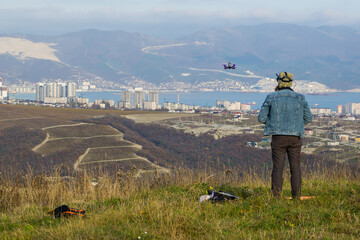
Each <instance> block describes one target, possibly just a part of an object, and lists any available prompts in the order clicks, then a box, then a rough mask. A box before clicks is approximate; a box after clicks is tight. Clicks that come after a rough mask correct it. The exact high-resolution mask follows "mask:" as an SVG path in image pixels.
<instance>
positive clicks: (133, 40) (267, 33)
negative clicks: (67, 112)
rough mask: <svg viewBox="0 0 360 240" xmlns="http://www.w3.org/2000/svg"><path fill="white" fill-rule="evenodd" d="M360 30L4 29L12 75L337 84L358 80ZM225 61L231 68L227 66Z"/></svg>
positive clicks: (5, 61) (112, 81) (121, 81)
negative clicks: (278, 78)
mask: <svg viewBox="0 0 360 240" xmlns="http://www.w3.org/2000/svg"><path fill="white" fill-rule="evenodd" d="M359 42H360V32H357V31H356V30H354V29H351V28H347V27H329V26H324V27H319V28H310V27H304V26H298V25H292V24H263V25H257V26H238V27H235V28H222V29H207V30H203V31H200V32H196V33H194V34H191V35H188V36H184V37H182V38H179V39H177V40H174V41H169V40H162V39H156V38H153V37H150V36H145V35H141V34H139V33H128V32H123V31H99V30H94V29H89V30H84V31H79V32H73V33H69V34H66V35H62V36H52V37H49V36H47V37H44V36H26V35H6V36H5V35H2V36H0V76H1V77H2V78H3V79H4V80H5V81H7V82H10V83H12V82H16V81H20V82H21V81H28V82H38V81H41V80H42V79H59V78H60V79H64V80H73V81H74V80H78V79H88V80H90V81H97V82H98V83H99V82H101V83H102V84H105V85H106V84H108V85H109V86H117V84H118V85H129V84H132V83H133V82H134V81H143V82H144V81H145V82H148V83H151V84H156V85H160V84H166V83H169V82H185V83H199V82H207V81H214V80H228V79H230V80H237V81H244V82H247V81H250V82H251V81H255V80H256V78H251V77H252V76H250V75H249V74H248V73H246V72H245V71H247V70H249V71H251V72H253V73H255V75H259V76H264V77H275V73H278V72H280V71H289V72H292V73H294V75H295V78H296V79H298V80H312V81H317V82H320V83H323V84H325V85H327V86H330V87H333V88H339V89H350V88H355V87H360V81H359V76H360V67H359V66H360V45H359ZM227 61H231V62H232V63H236V64H237V66H238V68H237V69H236V70H235V71H232V72H224V71H222V70H223V69H222V64H223V63H226V62H227Z"/></svg>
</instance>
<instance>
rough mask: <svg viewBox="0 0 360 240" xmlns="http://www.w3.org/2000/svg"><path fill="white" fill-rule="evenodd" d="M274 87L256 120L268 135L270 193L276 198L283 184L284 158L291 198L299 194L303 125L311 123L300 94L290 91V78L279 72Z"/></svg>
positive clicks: (307, 106) (307, 107)
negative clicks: (270, 163) (276, 84)
mask: <svg viewBox="0 0 360 240" xmlns="http://www.w3.org/2000/svg"><path fill="white" fill-rule="evenodd" d="M277 82H278V86H277V87H276V88H275V92H273V93H270V94H269V95H268V96H267V97H266V99H265V102H264V103H263V105H262V107H261V110H260V113H259V116H258V120H259V122H261V123H264V124H265V129H264V135H272V141H271V151H272V162H273V169H272V173H271V190H272V193H273V195H274V196H275V197H279V196H280V194H281V191H282V184H283V177H282V174H283V169H284V162H285V156H286V155H287V156H288V159H289V164H290V173H291V194H292V196H293V198H298V197H300V194H301V171H300V154H301V146H302V141H301V138H303V137H304V125H305V124H307V123H311V122H312V114H311V112H310V109H309V105H308V103H307V102H306V100H305V97H304V96H303V95H302V94H299V93H296V92H294V91H293V90H292V89H291V86H292V83H293V75H292V74H291V73H288V72H281V73H280V74H279V75H277Z"/></svg>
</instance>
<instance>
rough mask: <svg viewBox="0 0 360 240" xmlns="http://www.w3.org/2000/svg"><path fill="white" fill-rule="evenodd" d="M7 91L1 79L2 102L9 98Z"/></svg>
mask: <svg viewBox="0 0 360 240" xmlns="http://www.w3.org/2000/svg"><path fill="white" fill-rule="evenodd" d="M7 91H8V90H7V87H5V86H3V85H2V78H0V100H4V99H6V98H7V97H8V95H7Z"/></svg>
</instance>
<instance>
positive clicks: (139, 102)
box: [135, 91, 146, 108]
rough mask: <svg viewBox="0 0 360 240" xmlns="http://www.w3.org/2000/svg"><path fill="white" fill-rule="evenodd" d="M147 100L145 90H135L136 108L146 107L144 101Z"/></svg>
mask: <svg viewBox="0 0 360 240" xmlns="http://www.w3.org/2000/svg"><path fill="white" fill-rule="evenodd" d="M145 101H146V92H145V91H136V92H135V108H144V102H145Z"/></svg>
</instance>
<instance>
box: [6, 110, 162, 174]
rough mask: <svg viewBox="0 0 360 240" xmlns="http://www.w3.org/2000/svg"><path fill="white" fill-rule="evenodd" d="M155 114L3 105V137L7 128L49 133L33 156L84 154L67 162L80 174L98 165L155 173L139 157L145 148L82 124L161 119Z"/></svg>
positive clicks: (101, 127)
mask: <svg viewBox="0 0 360 240" xmlns="http://www.w3.org/2000/svg"><path fill="white" fill-rule="evenodd" d="M152 113H153V112H146V111H120V110H97V109H69V108H48V107H36V106H23V105H5V104H0V137H1V135H2V134H5V133H6V132H5V131H2V130H4V129H6V128H9V129H14V128H23V129H27V130H30V131H33V130H34V131H42V132H44V133H46V134H45V135H44V136H46V138H44V139H43V141H42V142H40V143H38V145H36V146H32V150H33V152H34V153H36V154H40V155H41V156H42V157H46V156H49V157H50V158H51V157H52V156H58V157H60V158H61V156H62V155H63V153H69V152H76V154H80V155H74V156H75V157H76V156H77V159H67V161H64V162H70V163H71V162H73V165H74V169H76V170H78V168H80V169H82V168H85V167H87V166H96V165H101V166H102V167H105V168H113V167H114V168H116V169H119V168H122V169H130V168H131V167H132V166H135V167H136V168H137V171H139V172H140V171H144V170H150V169H151V170H154V169H155V168H156V167H157V165H155V164H153V163H151V162H149V161H148V160H147V159H145V158H142V157H139V156H137V155H136V152H137V151H139V150H140V149H141V146H140V145H137V144H134V143H132V142H129V141H126V140H124V139H123V133H121V132H119V131H118V130H117V129H115V128H112V127H111V126H109V125H105V124H92V123H91V124H89V123H83V122H82V121H87V120H90V119H93V118H101V117H104V116H125V115H129V114H131V115H132V116H134V115H136V114H141V115H149V116H152V115H157V114H156V113H155V114H152ZM145 118H146V117H145ZM81 151H83V152H82V154H81ZM65 156H69V155H65ZM69 160H70V161H69ZM69 167H70V166H69Z"/></svg>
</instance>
